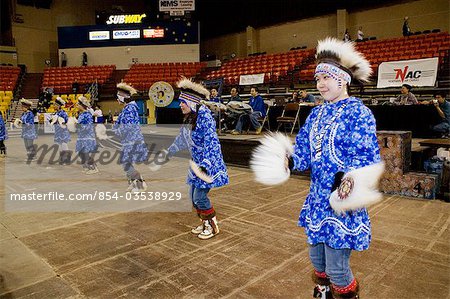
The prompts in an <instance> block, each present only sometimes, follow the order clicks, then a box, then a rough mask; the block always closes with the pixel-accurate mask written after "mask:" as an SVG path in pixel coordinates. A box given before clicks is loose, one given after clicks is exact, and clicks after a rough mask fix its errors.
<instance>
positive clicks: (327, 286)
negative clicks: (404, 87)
mask: <svg viewBox="0 0 450 299" xmlns="http://www.w3.org/2000/svg"><path fill="white" fill-rule="evenodd" d="M311 277H312V280H313V282H314V283H316V284H317V285H316V286H315V287H314V290H313V298H321V299H333V297H332V295H331V282H330V279H329V278H328V277H327V276H326V275H325V273H319V272H316V271H315V270H313V272H312V276H311Z"/></svg>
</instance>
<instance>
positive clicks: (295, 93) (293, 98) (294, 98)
mask: <svg viewBox="0 0 450 299" xmlns="http://www.w3.org/2000/svg"><path fill="white" fill-rule="evenodd" d="M286 102H288V103H299V102H300V99H299V98H298V91H296V90H294V91H293V92H292V96H291V97H290V98H287V99H286Z"/></svg>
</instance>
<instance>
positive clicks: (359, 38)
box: [357, 26, 364, 41]
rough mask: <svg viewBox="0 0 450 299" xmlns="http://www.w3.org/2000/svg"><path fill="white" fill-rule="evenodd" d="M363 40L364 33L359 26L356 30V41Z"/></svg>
mask: <svg viewBox="0 0 450 299" xmlns="http://www.w3.org/2000/svg"><path fill="white" fill-rule="evenodd" d="M363 39H364V32H363V31H362V27H361V26H359V28H358V39H357V41H362V40H363Z"/></svg>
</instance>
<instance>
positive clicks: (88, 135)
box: [75, 96, 99, 175]
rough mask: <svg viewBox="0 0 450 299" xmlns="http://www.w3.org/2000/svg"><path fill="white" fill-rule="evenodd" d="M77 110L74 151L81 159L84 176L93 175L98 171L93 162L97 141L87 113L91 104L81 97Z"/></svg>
mask: <svg viewBox="0 0 450 299" xmlns="http://www.w3.org/2000/svg"><path fill="white" fill-rule="evenodd" d="M77 108H78V110H79V111H80V112H81V113H80V114H79V115H78V119H77V123H78V126H77V129H78V139H77V143H76V145H75V151H76V152H77V153H78V155H79V156H80V158H81V164H82V165H83V172H84V173H85V174H88V175H90V174H95V173H98V172H99V170H98V168H97V165H96V164H95V162H94V157H93V154H94V153H95V152H96V151H97V141H96V139H95V132H94V124H93V123H94V118H93V117H92V113H91V112H89V108H91V104H90V102H89V100H88V99H87V98H85V97H83V96H80V97H79V98H78V104H77Z"/></svg>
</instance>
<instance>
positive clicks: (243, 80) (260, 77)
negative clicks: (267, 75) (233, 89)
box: [239, 73, 264, 85]
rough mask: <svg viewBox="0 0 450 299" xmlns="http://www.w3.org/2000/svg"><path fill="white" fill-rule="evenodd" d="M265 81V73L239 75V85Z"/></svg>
mask: <svg viewBox="0 0 450 299" xmlns="http://www.w3.org/2000/svg"><path fill="white" fill-rule="evenodd" d="M262 83H264V73H262V74H253V75H241V76H240V77H239V85H253V84H262Z"/></svg>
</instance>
